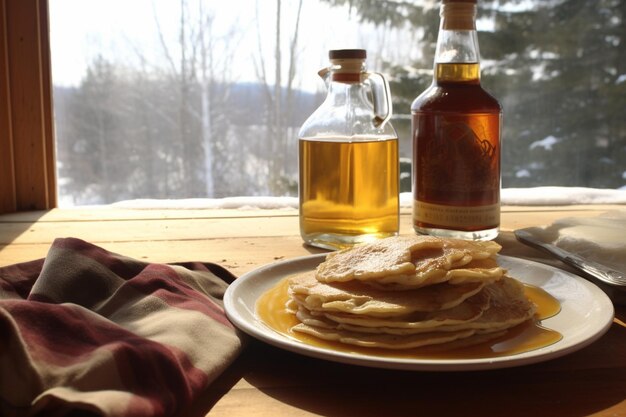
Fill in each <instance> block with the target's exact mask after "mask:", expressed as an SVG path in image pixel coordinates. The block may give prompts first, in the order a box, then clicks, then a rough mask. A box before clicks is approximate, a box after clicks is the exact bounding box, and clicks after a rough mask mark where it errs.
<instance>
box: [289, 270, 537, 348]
mask: <svg viewBox="0 0 626 417" xmlns="http://www.w3.org/2000/svg"><path fill="white" fill-rule="evenodd" d="M534 313H535V307H534V305H533V304H532V303H530V302H529V301H528V300H527V299H526V297H525V295H524V292H523V288H522V286H521V284H519V283H518V282H517V281H516V280H515V279H513V278H510V277H506V278H504V279H503V280H501V281H498V282H496V283H493V284H490V285H487V286H485V287H484V288H483V290H481V292H480V293H478V294H477V295H475V296H473V297H471V298H469V299H468V300H466V301H465V302H463V303H462V304H460V305H459V306H457V307H455V308H452V309H449V310H442V311H437V312H433V313H427V314H424V313H421V314H413V315H408V316H403V317H400V318H394V319H385V318H378V317H364V316H351V315H349V314H328V313H320V312H315V311H308V310H306V308H304V307H302V306H300V307H299V309H298V311H297V312H296V316H297V317H298V319H299V320H300V321H301V322H302V323H303V324H306V325H308V326H311V327H316V328H320V329H325V330H331V329H332V330H334V331H336V332H337V333H341V332H344V331H347V332H350V333H355V334H356V333H362V334H364V336H365V335H368V334H390V335H413V334H420V333H427V332H457V331H462V330H474V332H472V335H473V334H487V333H492V332H499V331H502V330H506V329H508V328H510V327H513V326H516V325H518V324H520V323H522V322H524V321H526V320H528V319H530V318H531V317H532V316H533V315H534ZM296 330H297V329H296ZM352 337H354V335H353V336H352Z"/></svg>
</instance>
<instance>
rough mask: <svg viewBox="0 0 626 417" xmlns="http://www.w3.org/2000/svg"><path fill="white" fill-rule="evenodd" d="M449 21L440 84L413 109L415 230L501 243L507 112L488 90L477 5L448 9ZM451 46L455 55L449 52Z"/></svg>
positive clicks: (437, 71)
mask: <svg viewBox="0 0 626 417" xmlns="http://www.w3.org/2000/svg"><path fill="white" fill-rule="evenodd" d="M446 13H448V15H446ZM442 18H443V19H444V20H442V28H441V30H440V35H439V36H440V38H439V39H440V41H441V40H442V39H443V40H445V42H442V43H441V45H438V56H437V57H436V59H435V68H434V79H433V84H432V85H431V86H430V87H429V88H428V89H427V90H426V91H425V92H424V93H422V94H421V95H420V96H419V97H418V98H417V99H415V101H414V102H413V104H412V106H411V110H412V114H413V193H414V207H413V221H414V228H415V230H416V231H417V232H418V233H427V234H434V235H438V236H447V237H457V238H464V239H481V240H485V239H493V238H495V237H496V236H497V234H498V227H499V224H500V124H501V123H500V122H501V107H500V104H499V103H498V101H497V100H496V99H495V98H493V97H492V96H491V95H490V94H489V93H487V92H486V91H485V90H484V89H483V88H482V87H481V84H480V64H479V61H478V44H477V41H476V37H475V29H474V25H475V23H474V18H475V4H472V2H457V1H455V0H448V1H444V4H443V7H442ZM446 18H447V19H448V21H447V22H446V21H445V19H446ZM451 43H456V45H455V48H454V50H453V52H450V51H448V50H446V47H447V45H450V44H451ZM463 48H465V49H466V51H463ZM451 49H452V48H451ZM459 51H460V52H461V54H460V55H459ZM452 53H455V54H457V55H456V56H453V58H452V60H451V61H449V62H448V61H447V59H450V58H449V57H450V56H452Z"/></svg>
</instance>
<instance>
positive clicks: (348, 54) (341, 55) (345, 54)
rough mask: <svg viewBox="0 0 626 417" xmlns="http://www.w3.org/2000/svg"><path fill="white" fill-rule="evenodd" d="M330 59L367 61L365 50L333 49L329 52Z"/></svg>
mask: <svg viewBox="0 0 626 417" xmlns="http://www.w3.org/2000/svg"><path fill="white" fill-rule="evenodd" d="M328 58H330V59H331V60H335V59H367V51H366V50H365V49H333V50H331V51H328Z"/></svg>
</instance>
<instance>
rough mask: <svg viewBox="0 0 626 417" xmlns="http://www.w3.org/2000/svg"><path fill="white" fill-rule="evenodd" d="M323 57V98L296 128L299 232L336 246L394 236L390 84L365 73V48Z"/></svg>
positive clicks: (396, 214)
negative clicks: (325, 60)
mask: <svg viewBox="0 0 626 417" xmlns="http://www.w3.org/2000/svg"><path fill="white" fill-rule="evenodd" d="M329 58H330V64H331V65H330V66H329V67H328V68H324V69H322V70H321V71H320V72H319V74H320V76H322V78H324V79H325V81H326V84H327V87H328V94H327V96H326V99H325V100H324V102H323V103H322V104H321V105H320V107H319V108H318V109H317V110H315V112H313V114H312V115H311V116H310V117H309V118H308V119H307V120H306V121H305V122H304V124H303V125H302V127H301V129H300V132H299V198H300V202H299V208H300V234H301V235H302V238H303V239H304V241H305V243H307V244H309V245H313V246H317V247H322V248H326V249H340V248H345V247H350V246H352V245H354V244H356V243H360V242H367V241H371V240H374V239H378V238H383V237H389V236H394V235H397V234H398V229H399V212H398V210H399V201H398V199H399V197H398V181H399V174H398V137H397V134H396V131H395V129H394V128H393V126H392V125H391V123H390V122H389V119H390V118H391V112H392V106H391V96H390V91H389V85H388V83H387V81H386V79H385V78H384V76H383V75H382V74H379V73H371V72H367V71H366V66H365V61H366V51H365V50H363V49H343V50H331V51H330V52H329Z"/></svg>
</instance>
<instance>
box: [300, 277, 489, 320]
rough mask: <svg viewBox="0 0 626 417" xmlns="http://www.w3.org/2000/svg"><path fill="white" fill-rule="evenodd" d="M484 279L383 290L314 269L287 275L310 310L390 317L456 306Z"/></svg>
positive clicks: (479, 288) (477, 287)
mask: <svg viewBox="0 0 626 417" xmlns="http://www.w3.org/2000/svg"><path fill="white" fill-rule="evenodd" d="M484 285H485V284H484V283H480V282H471V283H465V284H458V285H452V284H449V283H441V284H437V285H430V286H427V287H423V288H419V289H415V290H406V291H384V290H380V289H377V288H372V287H369V286H367V285H363V284H362V283H360V282H337V283H323V282H319V281H318V280H317V279H316V276H315V274H314V273H312V272H309V273H304V274H300V275H296V276H294V277H292V278H291V279H290V282H289V293H290V295H291V297H292V298H293V299H294V300H295V301H296V302H297V303H298V304H299V305H302V306H304V307H305V308H306V309H307V310H309V311H323V312H340V313H350V314H358V315H361V314H362V315H368V316H373V317H392V316H401V315H406V314H410V313H413V312H417V311H421V312H428V311H438V310H446V309H449V308H452V307H456V306H458V305H459V304H461V303H462V302H463V301H464V300H466V299H467V298H469V297H471V296H472V295H474V294H476V293H478V292H479V291H480V290H481V289H482V288H483V286H484Z"/></svg>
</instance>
